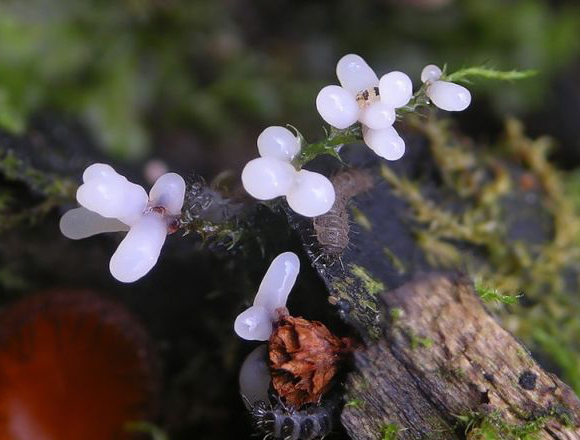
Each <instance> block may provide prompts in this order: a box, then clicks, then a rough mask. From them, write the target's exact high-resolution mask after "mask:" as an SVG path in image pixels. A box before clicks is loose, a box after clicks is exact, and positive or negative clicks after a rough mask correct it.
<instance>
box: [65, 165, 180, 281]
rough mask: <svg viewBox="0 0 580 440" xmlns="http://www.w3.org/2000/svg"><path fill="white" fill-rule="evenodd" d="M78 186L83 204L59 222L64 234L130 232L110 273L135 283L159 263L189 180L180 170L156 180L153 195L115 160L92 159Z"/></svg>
mask: <svg viewBox="0 0 580 440" xmlns="http://www.w3.org/2000/svg"><path fill="white" fill-rule="evenodd" d="M83 182H84V183H83V184H82V185H81V186H80V187H79V189H78V190H77V201H78V202H79V204H80V205H81V208H76V209H72V210H70V211H68V212H67V213H65V214H64V215H63V217H62V218H61V221H60V230H61V231H62V233H63V235H65V236H66V237H68V238H71V239H73V240H78V239H81V238H86V237H90V236H91V235H95V234H99V233H102V232H116V231H128V233H127V235H126V236H125V238H124V239H123V241H121V244H120V245H119V247H118V248H117V250H116V251H115V253H114V254H113V256H112V258H111V261H110V263H109V269H110V271H111V274H112V275H113V276H114V277H115V278H116V279H117V280H119V281H121V282H124V283H130V282H133V281H136V280H138V279H139V278H141V277H143V276H144V275H145V274H147V272H149V271H150V270H151V268H153V266H155V263H156V262H157V259H158V258H159V254H160V252H161V247H162V246H163V243H164V242H165V238H166V236H167V233H168V228H169V226H170V224H172V223H174V222H175V220H176V219H177V218H178V217H179V215H180V214H181V208H182V206H183V200H184V196H185V181H184V180H183V178H182V177H181V176H179V175H178V174H175V173H166V174H163V175H162V176H161V177H159V178H158V179H157V181H156V182H155V184H154V185H153V187H152V188H151V191H150V193H149V196H147V193H146V192H145V189H143V187H141V186H139V185H136V184H134V183H131V182H129V181H128V180H127V179H126V178H125V177H124V176H121V175H120V174H118V173H117V172H116V171H115V170H114V169H113V168H112V167H111V166H110V165H106V164H93V165H91V166H89V167H88V168H87V169H86V170H85V172H84V174H83Z"/></svg>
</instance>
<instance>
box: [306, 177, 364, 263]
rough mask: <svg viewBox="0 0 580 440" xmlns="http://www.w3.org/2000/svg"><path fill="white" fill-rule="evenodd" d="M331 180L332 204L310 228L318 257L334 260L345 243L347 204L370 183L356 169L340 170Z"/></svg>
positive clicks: (346, 241)
mask: <svg viewBox="0 0 580 440" xmlns="http://www.w3.org/2000/svg"><path fill="white" fill-rule="evenodd" d="M331 181H332V184H333V186H334V189H335V192H336V199H335V201H334V205H332V208H331V209H330V211H328V212H327V213H326V214H323V215H321V216H318V217H315V218H314V220H313V226H314V232H315V234H316V239H317V240H318V244H319V245H320V248H321V251H322V254H323V255H324V256H326V257H328V258H330V259H334V258H338V257H340V256H341V255H342V253H343V252H344V250H345V249H346V247H347V246H348V243H349V232H350V223H349V216H348V211H347V207H348V203H349V201H350V200H351V199H352V198H353V197H355V196H356V195H358V194H361V193H363V192H366V191H368V190H370V189H371V188H372V187H373V185H374V181H373V177H372V175H371V174H370V173H368V172H367V171H364V170H360V169H349V170H345V171H342V172H340V173H338V174H336V175H335V176H334V177H332V179H331Z"/></svg>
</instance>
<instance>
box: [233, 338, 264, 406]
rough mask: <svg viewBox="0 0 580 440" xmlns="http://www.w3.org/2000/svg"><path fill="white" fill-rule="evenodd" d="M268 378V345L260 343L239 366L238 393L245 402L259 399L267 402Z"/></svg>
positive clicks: (251, 402) (253, 402)
mask: <svg viewBox="0 0 580 440" xmlns="http://www.w3.org/2000/svg"><path fill="white" fill-rule="evenodd" d="M270 380H271V378H270V368H269V367H268V346H267V345H266V344H262V345H259V346H258V347H256V348H255V349H254V350H253V351H252V352H250V354H249V355H248V356H246V359H245V360H244V363H243V364H242V367H241V368H240V376H239V383H240V394H241V395H242V396H244V397H245V399H247V403H249V404H250V405H254V404H255V403H256V402H259V401H262V402H268V389H269V388H270ZM247 403H246V404H247ZM248 409H249V408H248Z"/></svg>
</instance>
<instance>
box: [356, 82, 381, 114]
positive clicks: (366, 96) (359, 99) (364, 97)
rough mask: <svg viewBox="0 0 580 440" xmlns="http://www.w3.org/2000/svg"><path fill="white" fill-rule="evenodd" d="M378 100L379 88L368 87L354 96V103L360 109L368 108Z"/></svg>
mask: <svg viewBox="0 0 580 440" xmlns="http://www.w3.org/2000/svg"><path fill="white" fill-rule="evenodd" d="M379 99H380V95H379V88H378V87H370V88H368V89H365V90H363V91H361V92H359V93H358V94H357V95H356V103H357V104H358V106H359V108H360V109H363V108H365V107H368V106H369V105H371V104H372V103H373V102H376V101H378V100H379Z"/></svg>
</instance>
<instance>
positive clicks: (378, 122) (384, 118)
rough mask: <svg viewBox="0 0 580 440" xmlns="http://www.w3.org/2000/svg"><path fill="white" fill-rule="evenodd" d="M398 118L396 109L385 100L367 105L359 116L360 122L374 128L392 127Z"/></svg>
mask: <svg viewBox="0 0 580 440" xmlns="http://www.w3.org/2000/svg"><path fill="white" fill-rule="evenodd" d="M396 118H397V115H396V113H395V109H394V108H393V107H391V106H389V105H387V104H386V103H385V102H383V101H378V102H375V103H373V104H372V105H369V106H368V107H365V108H364V109H363V110H361V112H360V116H359V120H360V122H362V123H363V124H364V125H366V126H367V127H369V128H372V129H374V130H379V129H381V128H387V127H390V126H391V125H393V123H394V122H395V119H396Z"/></svg>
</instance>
